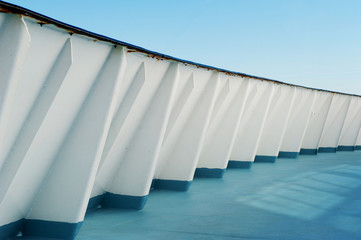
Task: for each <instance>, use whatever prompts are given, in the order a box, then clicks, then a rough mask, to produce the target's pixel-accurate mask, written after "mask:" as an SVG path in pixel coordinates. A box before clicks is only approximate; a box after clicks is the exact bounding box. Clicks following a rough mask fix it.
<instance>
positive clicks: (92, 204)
mask: <svg viewBox="0 0 361 240" xmlns="http://www.w3.org/2000/svg"><path fill="white" fill-rule="evenodd" d="M104 197H105V194H102V195H98V196H95V197H92V198H90V199H89V203H88V207H87V209H86V210H87V211H89V210H92V209H96V208H97V207H99V206H100V205H101V204H102V201H103V200H104Z"/></svg>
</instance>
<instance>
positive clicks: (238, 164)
mask: <svg viewBox="0 0 361 240" xmlns="http://www.w3.org/2000/svg"><path fill="white" fill-rule="evenodd" d="M252 165H253V162H249V161H234V160H229V161H228V165H227V168H243V169H250V168H251V167H252Z"/></svg>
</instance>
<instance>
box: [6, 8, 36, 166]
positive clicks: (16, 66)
mask: <svg viewBox="0 0 361 240" xmlns="http://www.w3.org/2000/svg"><path fill="white" fill-rule="evenodd" d="M1 15H3V14H1ZM30 41H31V38H30V35H29V32H28V28H27V26H26V24H25V22H24V20H23V19H22V17H21V16H17V15H13V14H7V15H6V16H5V17H4V20H3V24H2V26H1V29H0V53H1V57H0V77H1V79H0V146H1V148H0V149H1V151H0V168H1V167H2V165H3V162H4V155H6V153H7V152H8V151H9V149H10V144H8V145H6V144H7V141H6V134H7V132H8V131H11V130H12V128H11V127H9V124H10V123H11V120H10V116H11V111H13V109H14V101H15V96H16V93H17V88H18V85H19V77H20V74H21V72H22V70H23V66H24V62H25V58H26V55H27V51H28V48H29V45H30ZM24 109H25V108H22V109H21V110H24ZM10 141H11V140H10Z"/></svg>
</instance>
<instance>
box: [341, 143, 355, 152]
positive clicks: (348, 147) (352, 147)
mask: <svg viewBox="0 0 361 240" xmlns="http://www.w3.org/2000/svg"><path fill="white" fill-rule="evenodd" d="M337 151H347V152H353V151H355V146H342V145H339V146H338V147H337Z"/></svg>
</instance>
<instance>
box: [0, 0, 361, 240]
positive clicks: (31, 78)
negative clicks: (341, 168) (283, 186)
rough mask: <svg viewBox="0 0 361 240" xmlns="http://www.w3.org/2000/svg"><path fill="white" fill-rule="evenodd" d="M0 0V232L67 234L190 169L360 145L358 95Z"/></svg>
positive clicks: (219, 169)
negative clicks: (264, 74)
mask: <svg viewBox="0 0 361 240" xmlns="http://www.w3.org/2000/svg"><path fill="white" fill-rule="evenodd" d="M0 4H1V5H0V6H1V8H0V9H1V13H0V239H7V238H9V237H14V236H16V235H17V234H18V232H20V231H21V232H22V234H23V235H26V236H35V237H55V238H61V239H73V238H74V237H75V235H76V233H77V231H78V229H79V227H80V226H81V223H82V221H83V219H84V216H85V214H86V211H87V209H94V208H97V207H99V206H100V207H104V208H128V209H138V210H139V209H142V208H143V207H144V205H145V204H146V200H147V196H148V195H149V193H150V191H151V190H152V189H168V190H176V191H186V190H188V188H189V187H190V186H191V183H192V181H193V178H194V176H195V177H216V178H221V177H222V176H223V174H224V172H225V170H226V168H227V167H228V168H250V167H251V166H252V164H253V162H254V161H255V162H264V161H266V162H275V161H276V159H277V157H280V158H281V157H286V158H296V157H297V156H298V154H299V153H301V154H302V153H305V154H317V152H336V151H353V150H354V149H355V148H356V149H359V148H361V136H360V134H359V132H360V127H361V98H360V97H359V96H355V95H347V94H342V93H334V92H328V91H323V90H317V89H310V88H306V87H300V86H294V85H289V84H284V83H281V82H276V81H271V80H267V79H261V78H258V77H253V76H248V75H242V74H237V73H232V72H227V71H225V70H219V69H215V68H210V67H206V66H202V65H199V64H194V63H190V62H186V61H182V60H178V59H174V58H169V57H164V56H163V55H160V54H158V55H157V54H153V53H150V52H147V51H146V50H144V51H143V50H140V49H137V48H133V47H132V46H130V45H126V44H122V43H121V42H119V43H116V42H114V40H111V39H108V40H107V39H104V38H100V37H99V36H98V35H95V34H94V35H92V34H89V33H87V32H85V31H84V32H82V31H78V32H76V31H75V32H74V31H72V29H71V28H70V27H69V28H67V26H63V25H59V23H56V22H52V20H50V19H48V20H49V22H46V21H45V20H44V17H39V16H38V15H34V14H33V15H32V13H31V12H27V14H21V13H9V12H11V11H10V10H11V9H12V8H11V7H9V5H8V4H7V5H4V4H3V3H0ZM6 8H8V9H7V11H5V10H4V9H6ZM12 10H14V9H12ZM240 174H241V173H240Z"/></svg>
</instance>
